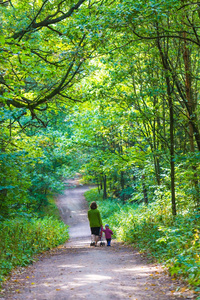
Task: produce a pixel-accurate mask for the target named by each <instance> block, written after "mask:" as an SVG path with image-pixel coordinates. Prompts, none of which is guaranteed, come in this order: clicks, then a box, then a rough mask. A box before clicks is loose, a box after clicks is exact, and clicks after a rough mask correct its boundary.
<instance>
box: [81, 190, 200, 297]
mask: <svg viewBox="0 0 200 300" xmlns="http://www.w3.org/2000/svg"><path fill="white" fill-rule="evenodd" d="M85 197H86V199H87V201H88V202H92V201H96V202H97V204H98V207H99V209H100V211H101V215H102V219H103V222H104V224H105V223H109V225H110V228H111V229H112V230H113V231H114V234H115V237H116V238H117V239H118V240H121V241H124V242H127V243H130V244H134V246H136V247H138V248H139V249H140V250H141V251H142V252H145V253H146V254H149V255H152V256H153V257H155V258H156V259H157V261H159V262H161V263H165V264H166V265H167V267H168V269H169V272H170V274H171V275H173V276H175V277H179V278H182V279H184V280H186V281H187V282H188V283H189V284H190V285H191V286H194V287H195V289H196V291H197V292H198V291H199V285H200V243H199V236H200V231H199V225H200V215H198V214H193V215H192V214H191V213H185V214H184V215H183V214H182V215H178V216H176V218H173V217H172V216H171V214H170V212H168V211H167V210H166V211H165V214H164V213H163V210H162V209H161V206H160V204H159V202H154V203H152V204H149V205H148V206H145V205H143V204H141V205H137V204H133V203H126V204H123V203H122V202H121V201H120V200H117V199H107V200H102V197H101V196H100V195H99V194H98V191H97V189H92V190H89V191H87V192H86V193H85ZM169 208H170V206H169Z"/></svg>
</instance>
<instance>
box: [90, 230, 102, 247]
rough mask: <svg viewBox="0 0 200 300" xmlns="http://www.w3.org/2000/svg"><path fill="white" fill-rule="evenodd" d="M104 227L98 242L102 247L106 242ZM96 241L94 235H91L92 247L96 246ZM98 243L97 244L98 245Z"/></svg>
mask: <svg viewBox="0 0 200 300" xmlns="http://www.w3.org/2000/svg"><path fill="white" fill-rule="evenodd" d="M102 229H103V227H101V228H100V231H99V239H98V242H100V247H101V246H105V241H104V233H103V231H102ZM93 239H94V235H93V234H92V235H91V243H90V246H95V241H94V240H93ZM98 242H97V243H98Z"/></svg>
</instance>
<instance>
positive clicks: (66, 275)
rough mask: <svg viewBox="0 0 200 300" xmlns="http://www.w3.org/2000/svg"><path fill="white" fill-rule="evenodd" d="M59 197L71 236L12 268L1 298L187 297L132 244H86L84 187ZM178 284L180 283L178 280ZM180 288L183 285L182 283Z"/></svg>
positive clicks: (97, 299) (146, 299)
mask: <svg viewBox="0 0 200 300" xmlns="http://www.w3.org/2000/svg"><path fill="white" fill-rule="evenodd" d="M73 184H74V182H73V181H72V182H71V188H70V189H67V190H66V191H65V193H64V194H63V195H61V196H59V198H58V207H59V209H60V212H61V216H62V219H63V220H64V222H66V223H67V224H68V225H69V226H70V228H69V232H70V240H69V241H68V242H66V243H65V244H64V245H62V246H59V247H58V248H56V249H53V250H51V251H49V252H47V253H45V254H42V255H40V256H39V260H38V261H36V262H35V263H33V265H31V266H28V267H26V268H22V269H20V272H19V271H16V272H14V274H13V275H12V276H11V279H10V280H9V281H8V282H7V283H6V285H5V286H4V289H5V291H4V293H3V294H2V295H1V296H0V298H1V299H4V300H11V299H12V300H14V299H17V300H22V299H24V300H25V299H26V300H28V299H31V300H57V299H58V300H67V299H77V300H81V299H87V300H90V299H91V300H101V299H102V300H109V299H113V300H117V299H132V300H133V299H134V300H136V299H137V300H151V299H152V300H156V299H158V300H172V299H191V298H193V295H192V294H191V293H190V292H189V291H188V292H187V291H184V293H182V294H180V293H179V292H176V289H177V287H178V285H177V282H175V281H173V280H171V279H170V278H169V277H168V276H167V275H166V274H165V272H163V269H162V268H161V267H160V266H159V265H156V264H152V263H147V261H146V259H145V258H144V257H142V256H141V255H140V254H139V253H138V252H137V251H136V250H133V248H132V247H128V246H124V245H123V244H121V243H118V242H116V241H112V246H111V247H106V246H105V247H96V248H95V247H90V246H89V244H90V228H89V225H88V220H87V208H88V206H87V203H86V201H85V199H84V196H83V194H84V192H85V191H86V190H88V188H89V187H87V186H80V185H77V186H73ZM179 286H180V284H179ZM182 290H185V288H182Z"/></svg>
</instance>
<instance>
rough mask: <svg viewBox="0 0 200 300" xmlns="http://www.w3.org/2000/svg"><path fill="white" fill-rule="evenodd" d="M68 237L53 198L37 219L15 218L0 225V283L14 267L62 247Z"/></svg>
mask: <svg viewBox="0 0 200 300" xmlns="http://www.w3.org/2000/svg"><path fill="white" fill-rule="evenodd" d="M68 238H69V234H68V226H67V225H65V224H64V223H63V222H62V221H61V220H60V218H59V214H58V211H57V207H56V206H55V204H54V203H53V200H52V199H51V200H50V204H49V206H47V207H46V208H45V209H44V211H43V213H42V216H40V217H34V218H30V217H29V218H27V217H20V218H19V217H16V218H13V219H10V220H6V221H3V222H1V223H0V281H3V280H4V279H5V278H6V276H7V275H8V274H9V273H10V272H11V270H12V269H13V268H14V267H16V266H25V265H27V264H29V263H31V262H32V261H33V260H34V255H35V254H37V253H41V252H43V251H46V250H49V249H51V248H54V247H56V246H58V245H60V244H63V243H64V242H65V241H66V240H67V239H68Z"/></svg>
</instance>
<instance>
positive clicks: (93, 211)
mask: <svg viewBox="0 0 200 300" xmlns="http://www.w3.org/2000/svg"><path fill="white" fill-rule="evenodd" d="M88 219H89V222H90V229H91V234H92V243H91V245H92V246H97V242H98V239H99V233H100V228H101V226H102V220H101V215H100V212H99V210H98V208H97V204H96V202H95V201H93V202H92V203H91V204H90V209H89V210H88Z"/></svg>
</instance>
